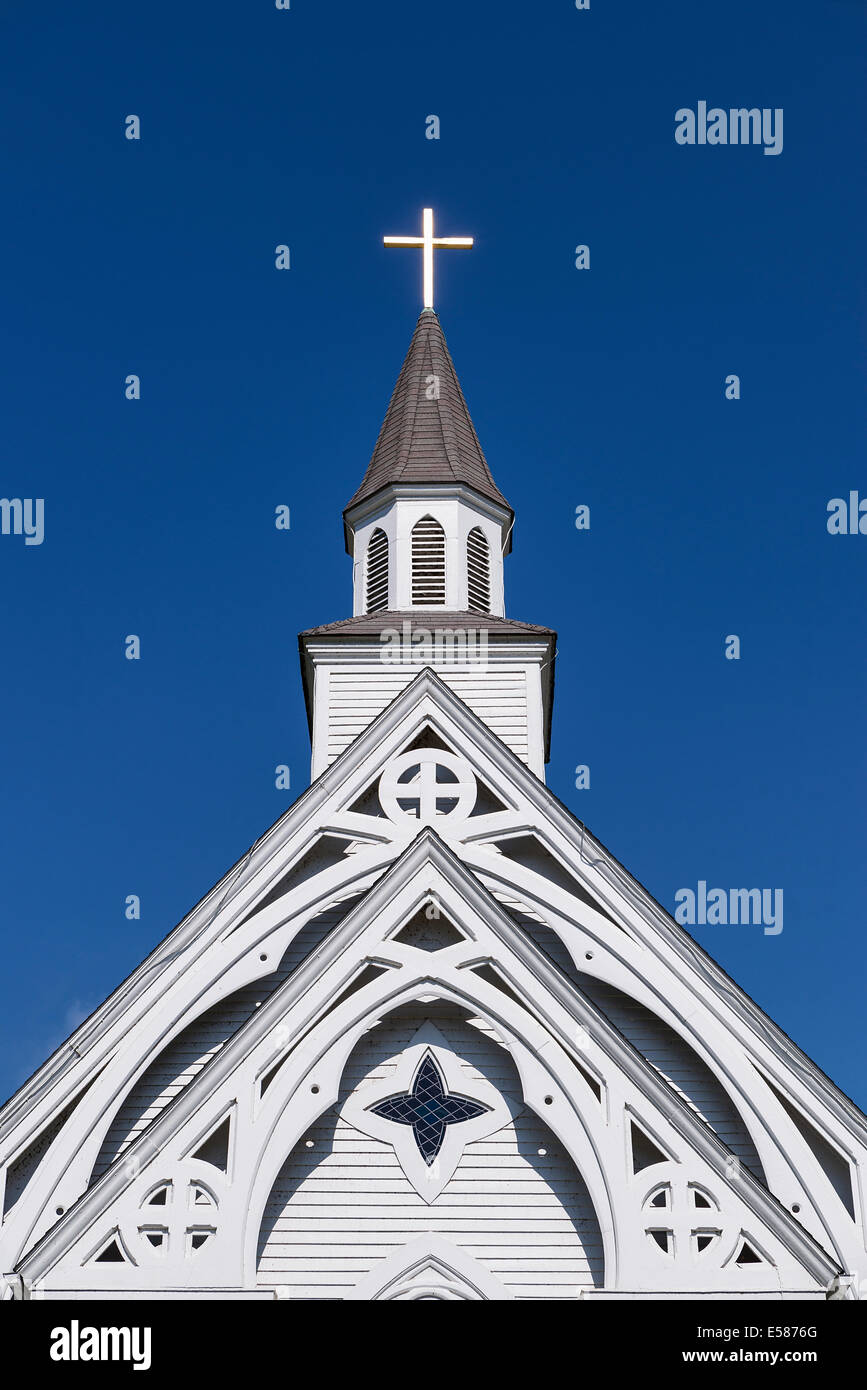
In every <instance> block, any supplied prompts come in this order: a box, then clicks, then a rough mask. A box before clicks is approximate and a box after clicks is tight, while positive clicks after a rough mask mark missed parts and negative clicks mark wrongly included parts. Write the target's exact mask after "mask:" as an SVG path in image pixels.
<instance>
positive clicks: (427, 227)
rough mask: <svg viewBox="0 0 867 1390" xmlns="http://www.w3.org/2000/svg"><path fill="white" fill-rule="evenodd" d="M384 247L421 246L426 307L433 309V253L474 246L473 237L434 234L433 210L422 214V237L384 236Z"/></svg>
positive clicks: (428, 209) (430, 209)
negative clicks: (436, 250)
mask: <svg viewBox="0 0 867 1390" xmlns="http://www.w3.org/2000/svg"><path fill="white" fill-rule="evenodd" d="M382 242H383V245H384V246H420V247H421V248H422V261H423V264H424V307H425V308H426V309H432V308H433V306H434V302H433V253H434V247H435V246H444V247H447V246H450V247H452V248H453V249H456V250H457V249H460V248H461V247H469V246H472V244H473V238H472V237H471V236H438V237H435V236H434V234H433V208H425V209H424V211H423V212H422V235H421V236H384V237H383V238H382Z"/></svg>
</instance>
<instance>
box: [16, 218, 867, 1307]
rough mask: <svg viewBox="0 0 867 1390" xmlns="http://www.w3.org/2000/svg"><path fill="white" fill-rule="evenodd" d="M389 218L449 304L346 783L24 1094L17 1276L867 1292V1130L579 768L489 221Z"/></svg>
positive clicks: (378, 610)
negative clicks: (532, 604)
mask: <svg viewBox="0 0 867 1390" xmlns="http://www.w3.org/2000/svg"><path fill="white" fill-rule="evenodd" d="M386 240H387V242H388V243H389V244H392V245H412V246H417V247H419V248H420V249H421V250H422V253H423V264H424V305H425V307H424V309H423V310H422V312H421V314H420V317H419V319H418V323H417V326H416V329H415V332H414V334H413V336H412V341H411V343H410V346H409V351H408V353H407V355H406V359H405V361H404V363H403V367H402V368H401V371H400V375H399V377H398V381H397V385H396V387H395V390H394V393H393V395H392V398H391V402H390V404H389V407H388V412H387V414H386V417H385V421H384V423H383V426H382V429H381V431H380V434H379V438H378V440H377V442H376V447H375V449H374V452H373V456H372V458H371V461H370V463H369V465H368V468H367V471H366V473H365V474H364V477H363V480H362V482H361V485H360V487H359V488H358V491H357V492H356V493H355V495H354V496H353V497H352V499H351V500H350V502H349V504H348V506H347V507H346V509H345V511H344V523H345V534H346V545H347V549H348V551H349V553H350V555H351V557H352V560H353V576H354V578H353V596H352V613H353V616H352V617H349V618H345V619H343V620H341V621H338V622H332V623H328V624H326V625H325V626H323V627H318V628H314V629H312V630H310V631H308V632H303V633H302V634H301V636H300V639H299V643H300V655H301V670H302V679H303V682H304V691H305V696H306V700H307V708H308V714H309V721H310V730H311V738H312V777H311V785H310V786H309V788H308V789H307V790H306V791H305V792H304V793H303V794H302V795H301V796H300V797H299V798H298V799H297V801H295V803H294V804H293V805H292V806H291V807H290V809H289V810H288V811H286V813H285V814H284V815H282V816H281V817H280V819H279V820H278V821H277V823H276V824H275V825H274V826H273V827H272V828H271V829H270V830H269V831H268V832H267V833H266V834H265V835H264V836H262V838H261V839H259V840H257V841H256V843H255V844H253V845H252V847H251V848H249V849H248V850H247V851H246V852H245V853H244V854H243V855H242V857H241V859H240V860H239V862H238V863H237V864H236V865H235V867H234V868H232V869H231V870H230V871H229V872H228V873H227V874H226V876H225V877H224V878H223V879H222V880H221V881H220V882H219V883H218V884H217V885H216V886H215V887H214V888H212V889H211V891H210V892H209V893H208V894H207V895H206V896H205V897H204V898H202V900H201V902H199V904H198V905H197V906H196V907H195V908H194V909H193V911H192V912H190V913H189V915H188V916H187V917H186V918H185V919H184V920H183V921H182V922H181V924H180V925H179V926H178V927H177V928H176V929H175V930H174V931H173V932H171V934H170V935H169V936H168V937H166V939H165V940H164V941H163V942H162V943H161V944H160V945H159V946H158V947H157V948H156V949H155V950H154V951H153V952H152V954H151V955H150V956H148V958H147V959H146V960H145V961H144V962H143V963H142V964H141V965H140V966H139V967H138V969H137V970H136V971H135V972H134V973H133V974H132V975H131V976H130V977H129V978H128V979H127V980H125V981H124V982H123V984H121V985H120V987H119V988H118V989H117V991H116V992H115V993H114V994H113V995H111V997H110V998H109V999H107V1000H106V1001H105V1003H104V1004H103V1005H102V1006H101V1008H99V1009H98V1010H97V1011H96V1012H95V1013H94V1014H93V1015H92V1016H91V1017H90V1018H89V1019H87V1021H86V1022H85V1023H83V1024H82V1025H81V1026H80V1027H79V1028H78V1029H77V1031H76V1032H75V1033H74V1034H73V1035H72V1037H70V1038H69V1039H68V1041H67V1042H66V1043H64V1044H63V1046H62V1047H60V1048H59V1049H58V1050H57V1052H55V1054H54V1055H53V1056H52V1057H51V1058H49V1060H48V1061H47V1062H46V1063H45V1065H44V1066H43V1067H42V1068H41V1069H40V1070H39V1071H37V1072H36V1073H35V1075H34V1076H32V1077H31V1078H30V1080H29V1081H28V1082H27V1083H26V1084H25V1085H24V1086H23V1087H22V1088H21V1090H20V1091H19V1092H18V1093H17V1094H16V1095H15V1096H14V1097H13V1098H12V1099H11V1100H10V1101H9V1102H8V1103H7V1104H6V1106H5V1107H4V1108H3V1109H2V1111H0V1212H2V1225H0V1298H2V1299H3V1300H9V1301H16V1300H28V1299H44V1300H51V1299H54V1300H69V1299H116V1300H136V1301H141V1300H143V1299H145V1300H147V1299H193V1298H200V1299H201V1298H207V1299H226V1300H238V1299H258V1300H266V1301H267V1300H275V1299H277V1300H288V1301H290V1302H291V1301H309V1300H338V1301H339V1300H387V1299H398V1300H414V1299H427V1300H430V1299H451V1300H454V1299H458V1300H460V1299H468V1300H473V1299H480V1300H486V1299H491V1300H517V1301H527V1300H566V1301H570V1300H579V1299H584V1300H595V1299H607V1300H613V1299H630V1300H635V1299H661V1298H664V1299H696V1298H707V1299H768V1298H773V1299H792V1300H803V1299H817V1300H825V1299H828V1298H836V1299H854V1298H857V1297H858V1296H859V1291H861V1290H862V1289H863V1288H864V1287H865V1284H864V1275H865V1273H867V1249H865V1216H864V1200H865V1172H867V1118H865V1116H864V1115H863V1114H862V1113H861V1111H860V1110H858V1109H857V1107H856V1106H855V1105H854V1104H853V1103H852V1102H851V1101H850V1100H849V1099H848V1098H847V1097H846V1096H845V1095H844V1094H843V1093H842V1092H841V1091H839V1090H838V1089H837V1087H836V1086H835V1085H834V1084H833V1083H832V1082H831V1081H830V1080H829V1079H828V1077H827V1076H825V1075H824V1073H823V1072H822V1071H821V1070H820V1069H819V1068H818V1067H817V1066H816V1065H815V1064H814V1063H813V1062H812V1061H811V1060H810V1058H809V1057H807V1056H805V1054H804V1053H803V1052H801V1051H799V1049H798V1048H797V1046H796V1045H795V1044H794V1043H793V1042H792V1040H791V1039H790V1038H788V1037H787V1036H786V1034H785V1033H783V1032H782V1031H781V1030H780V1029H779V1028H778V1027H777V1026H776V1025H775V1024H774V1023H773V1021H772V1020H771V1019H770V1018H768V1016H767V1015H766V1014H764V1013H763V1012H762V1010H761V1009H760V1008H758V1006H757V1005H756V1004H755V1003H753V1001H752V1000H751V999H750V997H749V995H747V994H745V993H744V992H743V991H742V990H741V989H740V988H739V987H738V986H737V985H736V984H735V983H734V981H733V980H731V979H730V978H729V976H728V975H726V973H725V972H724V971H723V970H722V969H721V968H720V967H719V966H718V965H716V964H715V962H714V961H713V960H712V959H711V958H710V957H709V956H708V955H707V954H706V952H705V951H703V950H702V949H701V947H700V946H698V945H697V944H696V942H695V941H694V940H693V938H692V937H691V936H690V935H689V934H688V933H687V932H686V931H685V930H684V929H683V928H682V927H680V926H679V925H677V923H676V922H675V921H674V920H673V919H672V917H671V916H670V915H669V914H668V913H667V912H666V911H664V910H663V909H662V908H661V907H660V906H659V904H658V903H656V902H655V901H654V899H653V898H652V897H651V896H650V895H649V893H647V891H646V890H645V889H644V888H643V887H642V886H641V884H640V883H638V882H636V880H635V879H634V878H632V877H631V876H630V874H629V873H628V872H627V870H626V869H625V868H624V867H623V865H622V864H620V863H619V862H618V860H617V859H616V858H615V857H614V856H613V855H612V854H611V853H610V852H609V851H608V850H607V849H606V848H605V846H604V845H602V844H601V843H599V841H598V840H595V839H594V838H593V837H592V836H591V835H590V834H589V833H588V832H587V831H586V830H585V829H584V827H583V826H582V824H581V823H580V822H579V821H578V820H577V819H576V818H575V817H574V816H573V815H572V814H571V813H570V812H569V811H568V810H567V808H566V807H565V806H564V805H563V804H562V803H561V802H560V801H558V800H557V798H556V797H555V796H554V795H553V794H552V793H551V792H550V791H548V790H547V788H546V786H545V764H546V760H547V757H548V743H549V730H550V725H551V706H552V698H553V689H554V654H555V649H556V647H555V634H554V633H553V632H552V631H550V630H549V629H548V628H546V627H543V626H533V625H530V624H527V623H523V622H517V621H515V620H513V619H511V618H508V617H507V616H506V607H505V598H504V575H503V570H504V558H505V557H506V556H507V555H508V554H509V551H510V548H511V537H512V524H513V514H512V511H511V508H510V507H509V504H508V502H507V501H506V499H505V497H504V496H503V494H502V493H501V492H500V490H499V488H498V486H497V485H496V483H495V482H494V479H493V477H492V474H491V471H490V469H489V467H488V464H487V462H486V460H485V456H484V454H483V452H482V448H481V445H480V443H479V440H478V438H477V436H476V432H475V430H474V428H473V424H472V421H471V419H470V415H469V411H468V409H467V405H466V402H465V400H464V397H463V393H462V391H461V387H460V384H459V382H458V378H457V375H456V373H455V369H454V366H453V364H452V360H451V357H450V356H449V352H448V349H447V347H446V343H445V339H444V337H443V331H442V328H441V326H440V322H439V319H438V317H437V315H436V313H435V311H434V309H433V255H434V249H435V248H436V247H438V246H443V247H448V246H453V247H455V246H462V245H469V244H470V241H469V238H434V236H433V217H432V214H431V213H430V212H429V211H426V212H425V214H424V221H423V236H422V237H419V238H414V237H406V238H387V239H386ZM537 541H539V542H541V538H537Z"/></svg>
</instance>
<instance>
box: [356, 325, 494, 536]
mask: <svg viewBox="0 0 867 1390" xmlns="http://www.w3.org/2000/svg"><path fill="white" fill-rule="evenodd" d="M431 375H434V376H437V377H438V378H439V399H438V400H428V399H427V395H426V386H427V384H428V378H429V377H430V376H431ZM391 483H465V484H466V485H467V486H468V487H471V488H474V489H475V491H476V492H478V493H481V495H482V496H483V497H487V498H489V499H490V500H491V501H492V502H497V503H498V504H499V505H500V506H501V507H505V508H506V510H507V511H508V512H509V513H510V514H511V510H512V509H511V507H510V506H509V504H508V502H507V501H506V499H505V497H504V496H503V494H502V493H501V492H500V489H499V488H498V487H497V485H496V483H495V482H494V480H493V478H492V477H491V470H490V469H489V468H488V465H487V462H486V461H485V456H484V454H483V453H482V446H481V444H480V443H479V440H478V436H477V435H476V431H475V429H474V428H473V422H472V420H471V419H470V412H469V410H468V409H467V403H466V401H465V400H464V393H463V391H462V390H461V388H460V383H459V381H458V377H457V372H456V371H455V367H454V363H453V362H452V359H451V357H450V355H449V350H448V348H447V347H446V340H445V337H444V335H443V330H442V328H441V326H440V321H439V319H438V318H437V316H436V314H435V313H434V311H433V309H423V310H422V312H421V314H420V315H419V320H418V323H417V324H416V329H415V332H414V333H413V336H412V342H411V343H410V345H409V352H408V353H407V354H406V357H405V359H404V363H403V366H402V367H401V369H400V376H399V377H398V379H397V385H396V386H395V388H394V392H393V394H392V397H391V401H390V402H389V406H388V411H387V413H386V416H385V420H384V421H383V424H382V429H381V430H380V431H379V438H378V439H377V441H376V448H375V449H374V451H373V457H372V458H371V460H370V463H369V464H368V465H367V472H366V473H365V475H364V479H363V481H362V484H361V487H360V488H359V489H358V491H357V492H356V493H355V495H354V497H352V498H351V500H350V501H349V502H348V503H347V506H346V508H345V509H344V513H343V514H344V517H345V516H346V513H347V512H348V511H349V510H350V509H351V508H352V507H355V506H357V504H358V503H359V502H362V501H363V500H364V499H365V498H367V497H370V496H372V495H373V493H375V492H379V491H380V489H382V488H384V487H388V486H389V485H390V484H391Z"/></svg>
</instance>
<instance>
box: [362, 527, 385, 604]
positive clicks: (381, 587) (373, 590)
mask: <svg viewBox="0 0 867 1390" xmlns="http://www.w3.org/2000/svg"><path fill="white" fill-rule="evenodd" d="M386 608H388V536H387V535H386V534H385V532H384V531H383V530H381V529H380V527H378V526H377V528H376V530H375V531H374V533H373V535H372V536H371V538H370V543H369V545H368V547H367V611H368V613H381V612H382V611H383V610H384V609H386Z"/></svg>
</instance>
